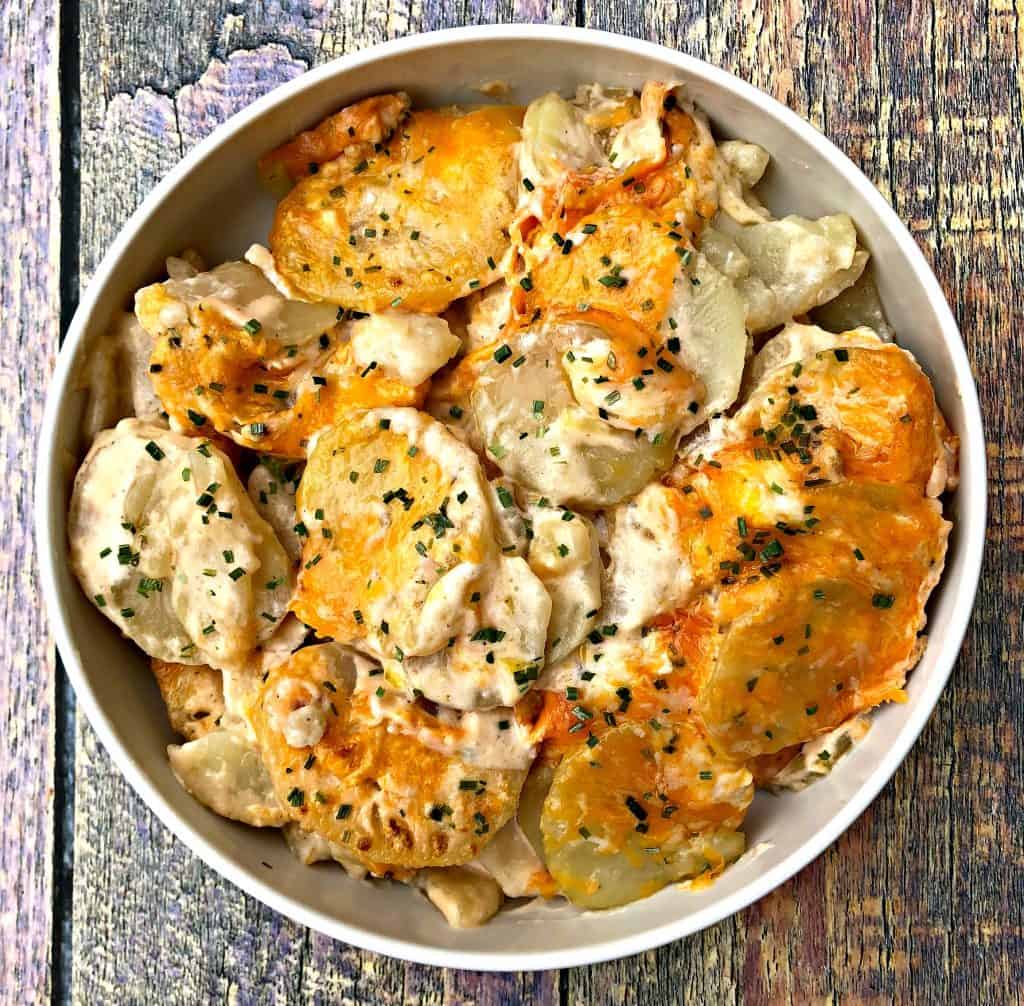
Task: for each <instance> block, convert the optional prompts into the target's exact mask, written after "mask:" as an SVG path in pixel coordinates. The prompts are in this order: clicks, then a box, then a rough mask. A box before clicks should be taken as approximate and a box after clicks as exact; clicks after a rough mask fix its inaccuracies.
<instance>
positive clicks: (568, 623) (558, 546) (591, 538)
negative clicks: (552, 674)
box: [527, 503, 602, 663]
mask: <svg viewBox="0 0 1024 1006" xmlns="http://www.w3.org/2000/svg"><path fill="white" fill-rule="evenodd" d="M528 512H529V520H530V525H531V527H532V530H533V537H532V539H531V541H530V551H529V554H528V555H527V562H529V564H530V569H532V570H533V572H534V573H535V574H536V575H537V576H538V577H539V578H540V581H541V583H543V584H544V589H545V590H546V591H547V592H548V594H549V595H550V597H551V621H550V622H549V623H548V639H547V651H546V658H547V662H548V663H555V662H556V661H559V660H561V659H562V658H563V657H565V656H566V655H567V654H569V653H570V652H571V651H572V650H574V649H576V647H577V646H579V644H580V643H581V642H582V641H583V639H584V638H585V637H586V635H587V633H588V632H589V631H590V630H591V629H592V628H593V627H594V625H595V624H596V620H597V614H598V610H599V609H600V607H601V573H602V568H601V556H600V553H599V551H598V541H597V531H596V529H595V528H594V525H593V523H591V521H590V520H589V519H587V518H586V517H584V516H583V515H582V514H575V515H574V516H573V519H572V520H568V521H567V520H564V519H563V518H564V516H565V515H566V514H567V513H570V511H566V510H561V509H558V508H556V507H551V506H539V505H538V504H536V503H534V504H533V505H532V506H531V507H530V508H529V511H528Z"/></svg>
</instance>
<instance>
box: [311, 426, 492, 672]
mask: <svg viewBox="0 0 1024 1006" xmlns="http://www.w3.org/2000/svg"><path fill="white" fill-rule="evenodd" d="M298 502H299V517H300V519H301V523H302V527H303V529H304V530H305V532H306V534H305V537H304V540H305V548H304V550H303V566H302V569H301V572H300V575H299V584H298V589H297V592H296V596H295V599H294V601H293V604H292V608H293V610H294V611H295V613H296V614H297V615H298V616H299V617H300V618H301V619H302V620H303V621H304V622H306V623H307V624H308V625H311V626H313V627H314V628H315V629H316V630H317V631H318V632H319V633H320V634H321V635H322V636H326V637H330V638H333V639H337V640H339V641H341V642H358V644H359V645H360V646H361V647H364V648H366V649H367V650H369V651H370V652H372V653H375V654H377V655H378V656H379V657H382V658H383V657H390V658H393V659H400V658H401V659H404V658H406V657H414V656H424V655H428V654H433V653H436V652H437V651H438V650H440V649H441V648H442V647H444V646H445V645H446V644H447V642H448V639H449V638H450V637H451V636H454V635H458V634H459V633H460V631H461V629H462V627H463V625H464V623H465V609H466V608H467V607H468V601H469V596H470V595H471V594H472V593H473V592H474V591H475V590H476V589H477V586H476V584H477V582H478V581H479V580H480V579H481V577H482V575H483V573H484V571H485V569H486V566H487V564H488V563H490V562H492V561H493V560H494V559H495V558H496V555H497V549H496V546H495V542H494V521H493V517H492V514H491V507H490V502H489V489H488V486H487V483H486V481H485V479H484V477H483V474H482V472H481V469H480V462H479V461H478V459H477V457H476V455H475V454H474V453H473V452H472V451H471V450H470V449H469V448H468V447H466V446H464V445H463V444H461V443H460V442H459V441H458V440H456V439H455V438H454V437H453V436H452V435H451V434H450V433H449V432H448V431H447V430H446V429H445V428H444V426H442V425H441V424H440V423H438V422H436V421H434V420H432V419H431V418H430V417H429V416H426V415H424V414H423V413H420V412H415V411H414V410H412V409H377V410H374V411H371V412H367V413H365V414H363V415H362V416H360V417H358V418H354V419H352V420H351V421H349V422H347V423H345V424H343V425H339V426H335V427H332V428H331V429H328V430H325V431H324V432H323V433H322V434H321V435H320V436H319V438H318V439H317V440H316V442H315V445H314V447H313V450H312V452H311V454H310V458H309V462H308V464H307V466H306V471H305V475H304V476H303V479H302V484H301V486H300V487H299V495H298Z"/></svg>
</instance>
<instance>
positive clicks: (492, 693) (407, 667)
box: [384, 556, 551, 710]
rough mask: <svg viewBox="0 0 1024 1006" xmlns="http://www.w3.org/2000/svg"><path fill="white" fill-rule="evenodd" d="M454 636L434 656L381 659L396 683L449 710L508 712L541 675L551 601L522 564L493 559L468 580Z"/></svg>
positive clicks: (518, 560)
mask: <svg viewBox="0 0 1024 1006" xmlns="http://www.w3.org/2000/svg"><path fill="white" fill-rule="evenodd" d="M474 585H475V587H476V589H475V590H474V591H473V592H472V593H471V594H469V595H468V597H466V598H465V600H464V603H465V609H466V610H465V611H464V612H463V623H462V627H461V629H460V631H458V632H455V633H453V634H452V635H451V636H450V637H449V638H448V640H447V643H446V644H445V645H443V646H441V647H439V648H438V649H437V650H436V651H434V652H432V653H430V654H426V655H419V656H408V655H403V656H402V659H401V660H396V659H394V658H390V659H388V658H385V660H384V663H385V667H387V668H389V669H390V670H391V672H392V673H393V674H394V675H395V676H396V677H402V676H404V679H405V681H406V682H407V683H408V685H409V686H411V687H412V688H414V689H415V690H416V691H417V692H419V693H420V694H422V695H423V696H425V697H426V698H428V699H432V700H433V701H434V702H440V703H441V704H442V705H445V706H451V707H452V708H454V709H464V710H472V709H492V708H494V707H495V706H511V705H514V704H515V703H516V702H518V701H519V699H520V698H521V697H522V696H523V695H524V694H525V692H526V691H528V690H529V689H530V688H531V687H532V686H533V683H534V682H535V681H536V680H537V678H538V677H539V675H540V668H541V665H542V664H543V662H544V647H545V641H546V638H547V631H548V623H549V620H550V618H551V598H550V596H549V595H548V592H547V591H546V590H545V588H544V584H543V582H542V581H541V580H540V579H539V578H538V577H537V576H536V575H535V574H534V573H533V571H532V570H531V569H530V567H529V566H528V565H527V563H526V560H524V559H521V558H518V557H515V556H500V557H498V558H496V559H494V560H493V561H492V562H490V563H488V564H487V565H486V566H485V567H484V569H483V570H482V573H481V576H480V577H479V578H478V579H476V580H474Z"/></svg>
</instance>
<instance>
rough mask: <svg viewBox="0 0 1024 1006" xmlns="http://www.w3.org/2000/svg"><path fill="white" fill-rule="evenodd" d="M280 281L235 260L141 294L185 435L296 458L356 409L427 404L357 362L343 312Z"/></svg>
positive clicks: (169, 402) (160, 383) (419, 394)
mask: <svg viewBox="0 0 1024 1006" xmlns="http://www.w3.org/2000/svg"><path fill="white" fill-rule="evenodd" d="M274 278H275V277H273V276H268V275H267V274H266V273H265V272H264V271H263V270H261V269H259V268H257V267H256V266H254V265H252V264H250V263H249V262H227V263H225V264H224V265H220V266H217V267H216V268H215V269H212V270H211V271H209V272H203V273H197V274H195V275H187V276H183V277H182V278H179V279H169V280H167V281H166V282H164V283H155V284H153V285H152V286H148V287H145V288H143V289H142V290H140V291H139V292H138V293H137V294H136V298H135V312H136V315H137V316H138V318H139V321H140V322H141V323H142V325H143V327H144V328H145V330H146V331H147V332H148V333H149V335H150V336H151V337H152V338H153V339H154V341H155V342H154V349H153V356H152V362H151V364H150V367H149V370H150V376H151V377H152V380H153V385H154V387H155V388H156V391H157V394H158V395H159V396H160V399H161V401H162V402H163V405H164V408H165V409H166V410H167V412H168V413H169V414H170V416H171V418H172V420H173V422H174V424H175V425H176V426H177V427H178V428H179V429H182V430H185V431H189V432H195V433H207V432H212V430H217V431H218V432H220V433H224V434H225V435H227V436H229V437H231V438H232V439H233V440H235V441H236V442H238V443H240V444H241V445H242V446H244V447H251V448H254V449H255V450H259V451H264V452H267V453H273V454H282V455H285V456H287V457H297V458H298V457H304V456H305V454H306V448H307V445H308V442H309V439H310V438H311V437H312V436H313V434H314V433H315V432H316V431H317V430H318V429H321V428H322V427H324V426H329V425H331V424H332V423H335V422H338V421H339V420H340V418H341V417H342V416H344V415H347V414H348V413H349V412H351V411H353V410H359V409H367V408H373V407H374V406H379V405H415V404H419V403H420V402H421V401H422V399H423V395H424V394H425V391H426V389H425V388H417V387H415V386H410V385H408V384H406V383H404V382H403V381H402V380H401V379H400V378H398V377H395V376H392V375H391V374H390V373H389V372H387V371H386V369H385V368H384V367H380V366H378V365H377V363H376V361H374V360H369V361H368V362H366V363H364V364H359V363H358V362H357V361H356V358H355V352H354V348H353V346H352V345H351V344H350V343H349V339H348V336H349V329H348V326H347V324H346V323H345V319H346V318H347V317H348V315H346V313H345V312H344V311H340V310H338V309H337V308H335V307H333V306H330V305H324V304H308V303H304V302H302V301H299V300H295V299H289V298H288V297H286V296H285V294H283V293H281V292H280V290H279V289H278V287H277V286H276V285H275V283H274V282H272V280H273V279H274ZM380 341H381V340H380V339H378V340H377V343H380ZM384 341H385V342H386V340H384ZM397 355H399V356H401V355H403V354H397ZM404 355H406V356H407V355H408V353H406V354H404ZM395 356H396V354H395V353H391V354H390V355H389V357H388V359H389V360H391V361H392V362H394V361H393V359H392V358H393V357H395Z"/></svg>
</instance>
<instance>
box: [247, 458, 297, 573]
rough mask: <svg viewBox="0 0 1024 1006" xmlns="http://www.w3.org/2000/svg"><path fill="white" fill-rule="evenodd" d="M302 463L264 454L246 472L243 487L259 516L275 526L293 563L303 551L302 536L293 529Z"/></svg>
mask: <svg viewBox="0 0 1024 1006" xmlns="http://www.w3.org/2000/svg"><path fill="white" fill-rule="evenodd" d="M302 470H303V466H302V464H301V463H300V462H294V463H292V464H287V465H284V464H281V463H280V462H279V460H278V459H277V458H271V457H264V458H263V459H262V460H261V462H260V463H259V464H258V465H257V466H256V467H255V468H254V469H253V470H252V471H251V472H250V473H249V480H248V482H247V483H246V487H245V488H246V491H247V492H248V493H249V498H250V499H251V500H252V501H253V503H254V504H255V506H256V509H257V510H258V511H259V513H260V516H261V517H262V518H263V519H264V520H265V521H266V522H267V523H268V524H269V525H270V526H271V527H272V528H273V529H274V533H275V534H276V535H277V540H278V541H279V542H280V543H281V544H282V545H283V546H284V550H285V551H286V552H287V553H288V558H289V559H291V560H292V562H293V563H297V562H298V561H299V557H300V556H301V555H302V539H301V538H300V537H299V534H298V532H297V531H296V530H295V523H296V521H297V520H298V518H297V517H296V515H295V494H296V492H297V491H298V488H299V479H300V478H301V476H302Z"/></svg>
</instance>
